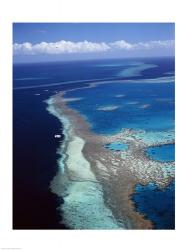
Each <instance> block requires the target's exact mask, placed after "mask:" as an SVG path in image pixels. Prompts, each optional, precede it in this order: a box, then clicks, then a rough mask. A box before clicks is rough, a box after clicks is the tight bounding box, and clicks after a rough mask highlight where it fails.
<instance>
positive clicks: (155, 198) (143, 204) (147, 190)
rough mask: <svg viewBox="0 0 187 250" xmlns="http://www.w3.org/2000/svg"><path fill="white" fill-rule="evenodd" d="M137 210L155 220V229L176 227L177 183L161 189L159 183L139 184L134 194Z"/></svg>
mask: <svg viewBox="0 0 187 250" xmlns="http://www.w3.org/2000/svg"><path fill="white" fill-rule="evenodd" d="M132 199H133V201H134V202H135V207H136V210H137V211H138V212H140V213H142V214H144V215H145V217H146V218H147V219H149V220H151V221H152V222H153V225H154V227H155V229H175V183H174V181H173V182H171V183H170V185H168V186H167V187H166V188H164V189H159V188H158V187H157V185H155V184H153V183H150V184H148V185H137V186H136V187H135V193H134V194H133V196H132Z"/></svg>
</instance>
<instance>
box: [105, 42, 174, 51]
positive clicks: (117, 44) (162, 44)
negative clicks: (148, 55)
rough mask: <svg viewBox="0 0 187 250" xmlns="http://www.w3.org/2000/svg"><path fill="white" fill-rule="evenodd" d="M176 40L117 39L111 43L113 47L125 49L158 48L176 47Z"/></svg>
mask: <svg viewBox="0 0 187 250" xmlns="http://www.w3.org/2000/svg"><path fill="white" fill-rule="evenodd" d="M174 44H175V42H174V40H165V41H160V40H158V41H149V42H139V43H128V42H126V41H125V40H120V41H115V42H113V43H110V46H111V48H114V49H125V50H141V49H156V48H165V49H166V48H174Z"/></svg>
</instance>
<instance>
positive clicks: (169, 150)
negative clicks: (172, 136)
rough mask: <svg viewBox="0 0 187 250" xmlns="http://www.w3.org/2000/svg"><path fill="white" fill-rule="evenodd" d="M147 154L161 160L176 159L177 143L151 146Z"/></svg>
mask: <svg viewBox="0 0 187 250" xmlns="http://www.w3.org/2000/svg"><path fill="white" fill-rule="evenodd" d="M147 155H148V156H149V157H150V158H151V159H153V160H155V161H160V162H167V161H174V160H175V144H166V145H162V146H155V147H149V148H148V149H147Z"/></svg>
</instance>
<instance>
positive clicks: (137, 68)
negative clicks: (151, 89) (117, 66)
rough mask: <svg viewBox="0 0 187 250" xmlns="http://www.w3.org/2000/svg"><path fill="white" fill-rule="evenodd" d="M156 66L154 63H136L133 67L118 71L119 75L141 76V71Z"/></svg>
mask: <svg viewBox="0 0 187 250" xmlns="http://www.w3.org/2000/svg"><path fill="white" fill-rule="evenodd" d="M155 67H158V66H157V65H154V64H145V63H138V64H135V65H134V66H133V67H130V68H127V69H124V70H122V71H120V72H119V73H118V76H120V77H133V76H141V72H142V71H144V70H146V69H151V68H155Z"/></svg>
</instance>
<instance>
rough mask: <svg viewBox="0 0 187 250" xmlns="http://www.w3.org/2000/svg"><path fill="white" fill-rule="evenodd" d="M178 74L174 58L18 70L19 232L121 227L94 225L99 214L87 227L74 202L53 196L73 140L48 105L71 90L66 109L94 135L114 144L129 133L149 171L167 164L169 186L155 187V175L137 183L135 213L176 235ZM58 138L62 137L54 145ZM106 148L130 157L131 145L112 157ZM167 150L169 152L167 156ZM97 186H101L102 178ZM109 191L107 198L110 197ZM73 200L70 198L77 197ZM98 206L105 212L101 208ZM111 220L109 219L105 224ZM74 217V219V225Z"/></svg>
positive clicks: (15, 95) (16, 199) (19, 67)
mask: <svg viewBox="0 0 187 250" xmlns="http://www.w3.org/2000/svg"><path fill="white" fill-rule="evenodd" d="M174 71H175V69H174V58H136V59H107V60H93V61H79V62H53V63H35V64H34V63H33V64H15V65H14V66H13V98H14V99H13V106H14V107H13V109H14V110H13V121H14V125H13V134H14V135H13V228H14V229H75V228H76V229H77V228H79V227H80V228H82V229H85V228H87V229H89V227H91V226H90V225H95V226H93V228H94V229H95V228H104V229H109V228H118V227H116V225H114V221H108V219H103V224H102V223H100V224H99V225H97V224H94V222H93V220H96V219H98V218H100V217H99V215H98V214H96V215H94V216H93V219H92V218H91V217H92V215H91V214H88V215H87V217H88V216H89V217H90V218H89V221H87V222H86V223H85V224H84V223H82V222H81V224H80V221H79V220H78V219H77V217H79V216H80V214H79V213H80V210H79V209H77V210H76V211H77V213H75V211H72V210H71V209H70V208H71V206H72V207H74V204H73V205H72V201H71V203H68V200H67V197H65V195H57V193H58V192H57V193H56V194H55V193H54V192H52V190H51V183H52V181H53V179H54V177H55V176H56V175H57V173H58V172H59V168H60V167H61V166H60V164H59V159H60V158H61V157H62V155H63V153H64V154H65V153H66V152H65V149H63V150H64V152H62V150H61V151H60V150H59V149H61V146H62V145H63V141H64V140H65V136H66V135H65V133H64V129H65V124H62V121H60V120H59V119H58V117H55V116H54V115H51V113H49V112H48V110H47V108H48V106H49V103H47V102H46V101H47V100H49V99H50V98H51V97H52V96H55V95H56V94H58V93H59V91H64V95H63V98H64V100H65V101H66V103H67V107H68V108H70V109H72V110H75V111H76V112H78V113H79V114H80V115H81V117H83V119H84V120H85V121H86V122H87V123H88V124H89V126H90V131H91V132H93V133H95V134H96V135H98V136H104V137H106V138H107V137H108V136H109V137H110V136H115V135H117V134H119V133H121V132H122V131H123V130H125V129H126V130H131V131H133V138H135V139H136V140H139V141H140V142H141V143H142V145H143V146H142V148H143V149H144V150H148V152H147V153H146V152H145V155H146V154H149V155H148V158H150V159H151V163H150V164H153V165H154V164H158V163H157V162H158V161H159V159H161V160H160V164H162V163H163V168H164V172H163V176H165V177H162V178H163V180H162V182H163V183H165V185H163V186H162V184H160V183H161V182H159V180H160V179H159V180H158V178H157V179H155V183H154V182H153V181H154V176H153V177H151V181H150V182H149V181H148V182H147V183H143V181H138V180H136V185H135V186H134V193H133V194H132V196H131V197H129V199H132V200H133V202H134V203H135V206H134V211H137V212H138V213H140V214H143V215H144V217H145V218H147V219H148V220H150V221H151V222H152V224H153V227H154V228H155V229H173V228H174V224H175V223H174V206H175V204H174V203H175V202H174V182H171V181H170V182H168V179H169V178H170V179H171V178H173V175H174V168H173V165H170V163H171V164H173V162H174V150H173V149H171V146H167V145H174V144H173V142H174V119H175V112H174V108H175V85H174ZM56 134H60V135H62V137H61V138H55V135H56ZM171 143H172V144H171ZM127 144H128V143H127ZM106 145H110V143H108V144H105V145H103V148H106V150H107V151H108V152H110V151H111V154H112V152H113V151H115V150H116V151H121V152H122V153H123V151H124V154H125V152H126V151H127V157H128V146H127V147H125V149H124V147H123V145H126V143H124V144H120V142H119V143H118V144H117V145H118V147H117V148H116V145H115V144H113V147H114V145H115V147H114V148H113V149H112V150H111V148H110V147H109V148H108V149H107V147H106ZM111 145H112V144H111ZM119 145H121V146H120V147H119ZM164 145H166V146H165V147H164ZM154 147H155V148H156V149H155V148H154ZM157 147H158V148H159V150H160V151H161V152H159V150H158V149H157ZM161 148H164V153H163V150H161ZM130 149H131V148H130V147H129V150H130ZM155 150H156V152H155ZM74 154H75V152H74ZM155 155H156V156H155ZM141 157H142V156H141ZM155 157H157V158H155ZM168 157H170V158H171V159H170V158H169V159H168ZM148 163H149V162H148ZM166 164H167V165H166ZM151 166H152V165H151ZM170 175H171V176H170ZM168 176H169V177H168ZM138 178H139V177H138ZM164 178H165V179H164ZM96 179H97V180H98V181H99V175H97V173H96ZM148 179H149V178H148ZM139 180H140V179H139ZM166 180H167V181H166ZM99 185H100V186H101V187H102V188H103V190H105V188H106V185H105V184H104V182H102V181H101V183H99ZM159 185H161V186H160V187H159ZM72 187H73V186H72V184H71V183H68V187H66V189H67V188H69V190H70V189H71V190H74V189H73V188H72ZM87 187H88V186H87ZM101 187H98V188H101ZM150 187H154V188H150ZM90 188H95V189H96V188H97V187H95V186H94V187H93V186H92V187H90ZM69 190H68V192H70V191H69ZM158 190H159V192H158ZM71 192H72V191H71ZM74 192H75V191H74ZM103 192H104V193H105V195H104V197H105V199H106V196H107V192H105V191H103ZM101 193H102V191H101ZM68 194H69V197H70V195H72V193H71V194H70V193H68ZM80 197H82V199H83V196H79V199H80ZM98 197H99V198H98ZM98 197H97V199H95V200H94V202H95V201H98V202H100V203H101V202H102V201H101V199H103V198H102V197H101V194H99V196H98ZM152 197H156V198H155V199H153V198H152ZM164 200H165V201H166V200H167V202H165V203H164V212H163V211H162V209H163V206H162V205H161V204H163V201H164ZM104 203H105V202H104ZM104 203H102V204H104ZM76 206H77V207H78V206H79V205H76ZM87 206H88V204H87V200H86V199H85V198H84V202H82V203H81V209H83V207H84V209H85V210H86V208H87ZM98 207H99V208H100V209H101V206H98ZM111 207H112V205H111ZM111 207H110V204H109V205H108V206H107V209H109V210H110V211H109V210H107V209H106V214H110V213H111V211H112V212H113V210H112V208H111ZM70 210H71V211H70ZM101 210H102V209H101ZM114 211H115V209H114ZM100 214H102V213H101V212H100ZM116 214H118V212H117V213H115V212H113V215H114V217H115V219H116V218H117V220H118V219H119V218H118V215H116ZM113 215H110V216H109V215H108V217H111V216H113ZM115 215H116V216H115ZM81 216H82V217H81V220H85V218H84V215H81ZM104 216H105V214H103V216H102V218H104ZM67 217H71V218H72V219H71V223H70V220H69V218H67ZM108 217H107V218H108ZM85 221H86V220H85ZM122 224H123V223H122ZM122 224H121V219H120V226H119V228H123V225H122ZM124 228H125V226H124Z"/></svg>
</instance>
